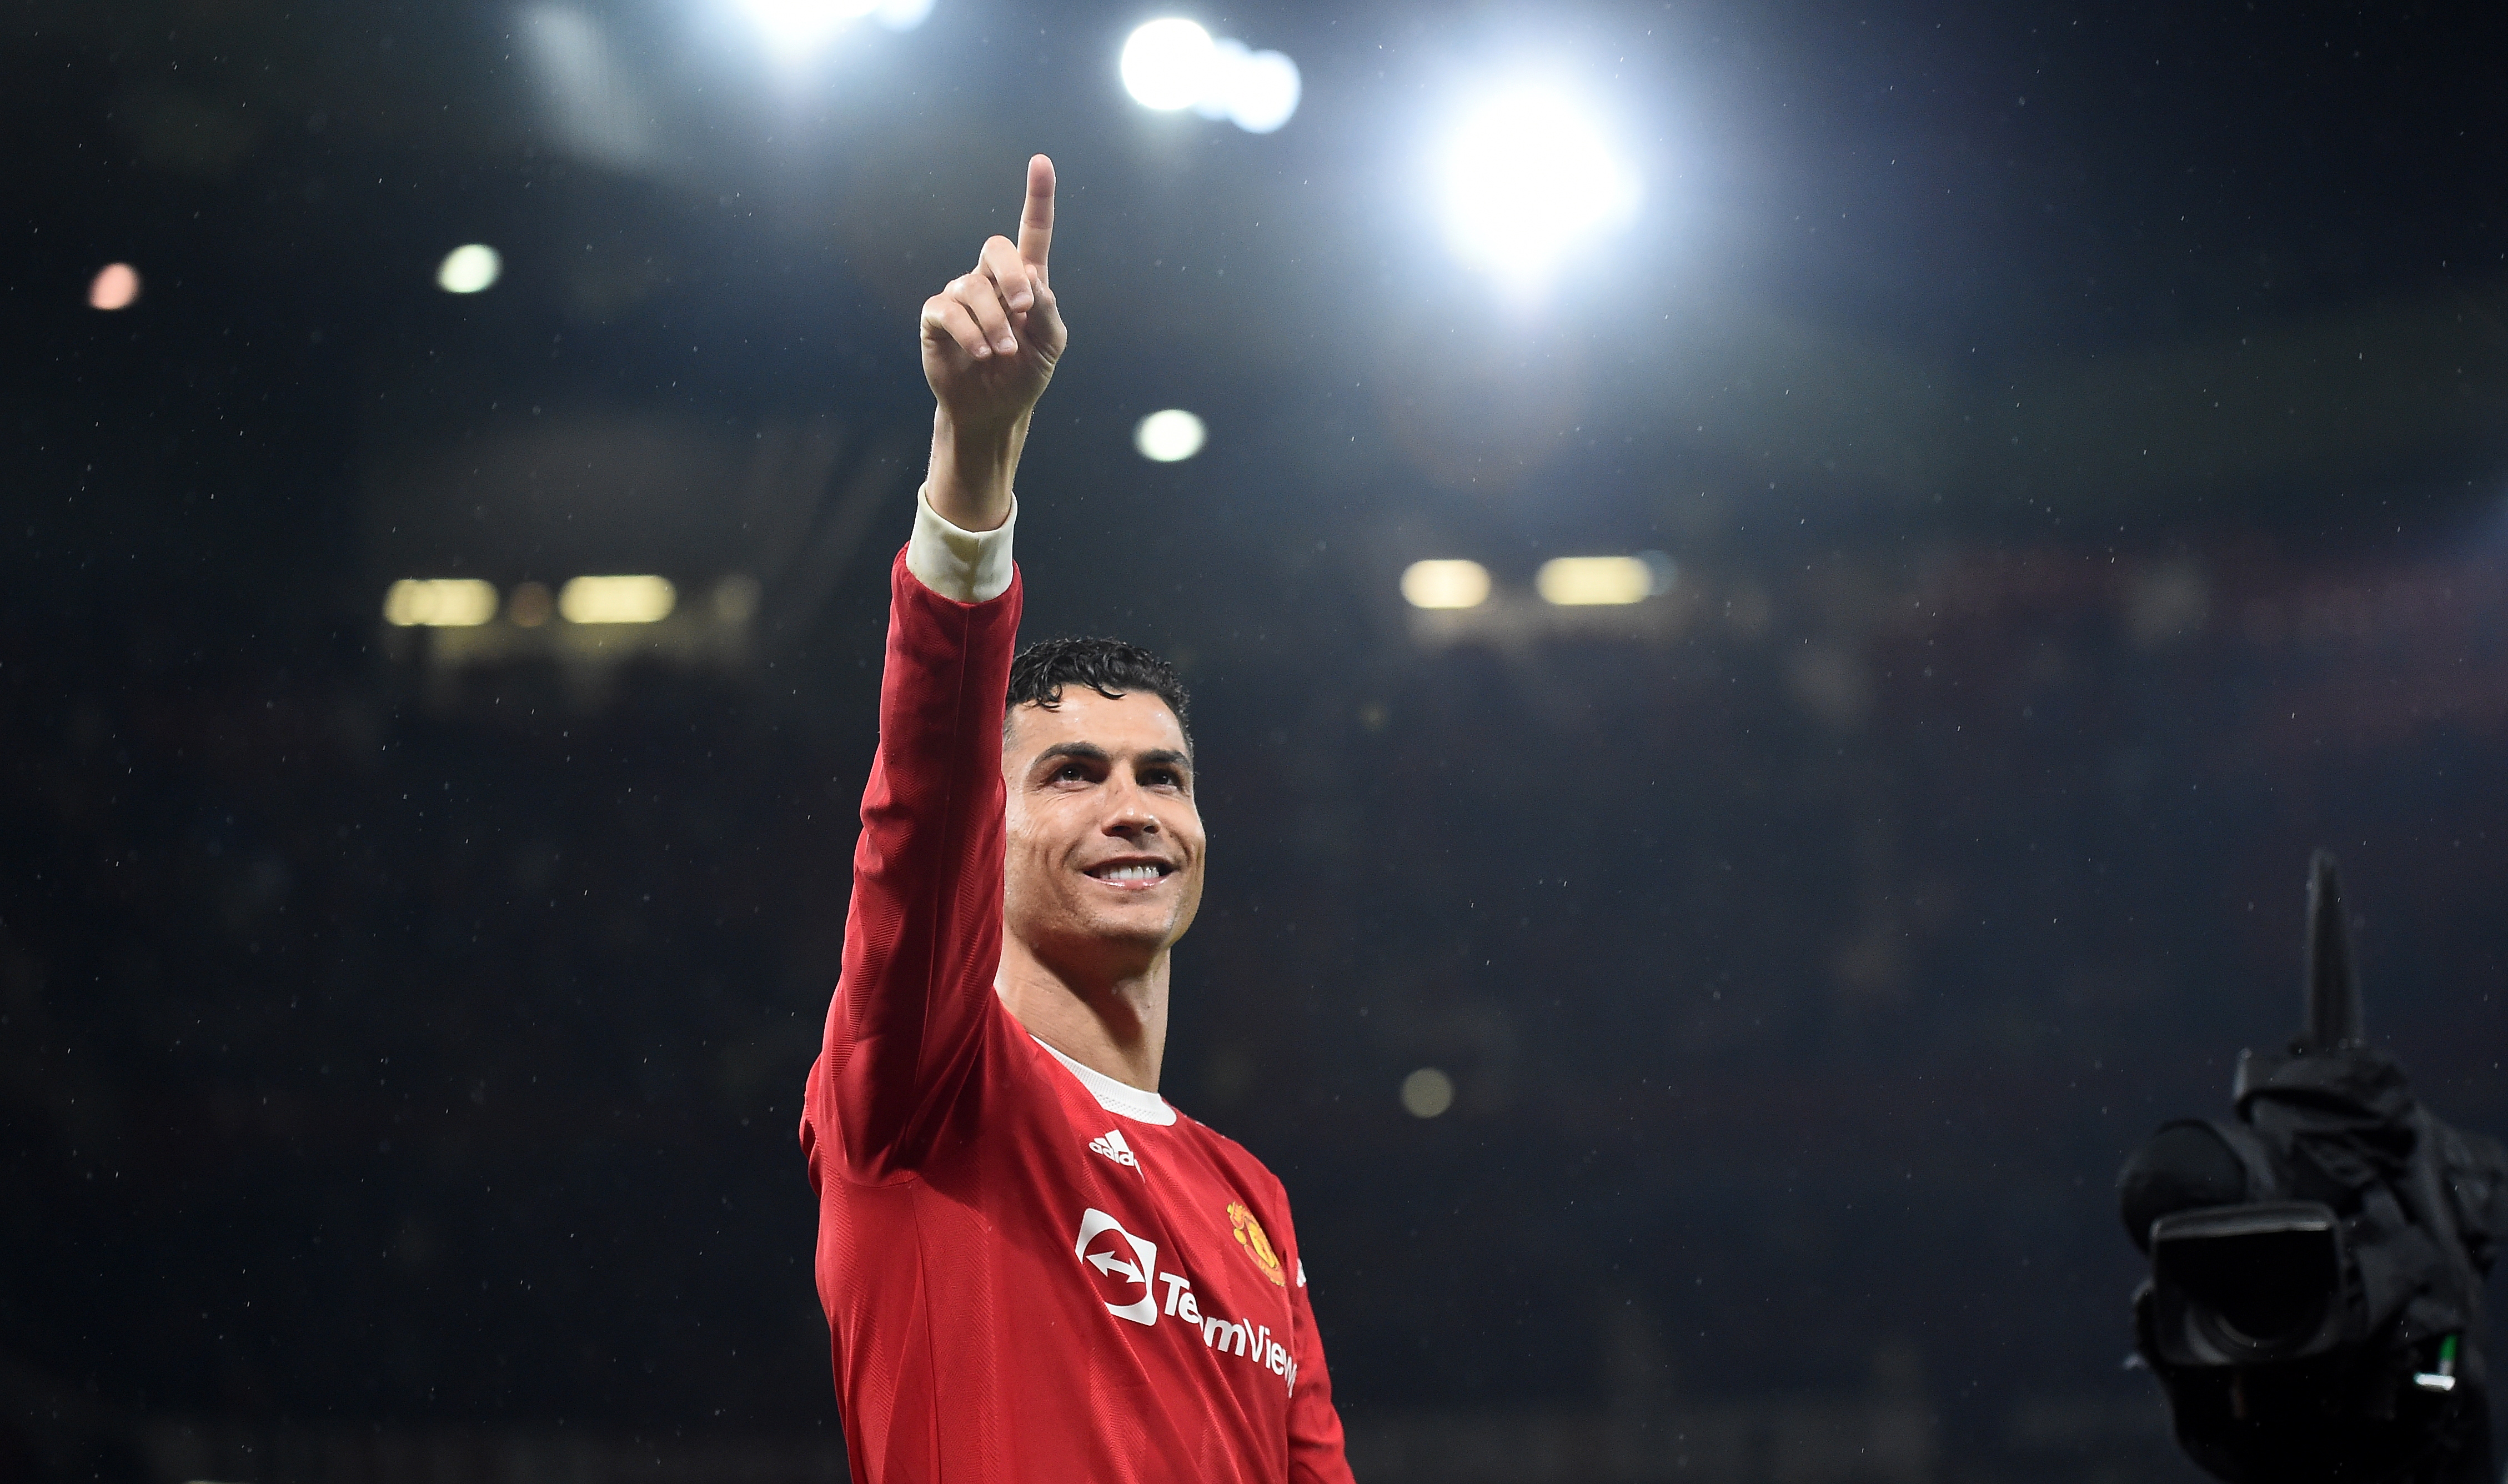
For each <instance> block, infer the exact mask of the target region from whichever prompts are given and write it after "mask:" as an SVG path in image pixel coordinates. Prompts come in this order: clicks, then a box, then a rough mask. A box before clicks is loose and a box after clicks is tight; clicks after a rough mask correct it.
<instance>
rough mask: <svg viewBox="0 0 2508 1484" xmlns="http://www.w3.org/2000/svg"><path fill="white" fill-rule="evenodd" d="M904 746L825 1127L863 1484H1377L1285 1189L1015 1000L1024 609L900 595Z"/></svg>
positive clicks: (850, 947) (888, 717) (813, 1175)
mask: <svg viewBox="0 0 2508 1484" xmlns="http://www.w3.org/2000/svg"><path fill="white" fill-rule="evenodd" d="M890 586H891V601H890V609H889V633H888V653H887V669H886V672H885V673H884V675H883V676H882V678H881V683H880V707H879V737H880V740H879V753H878V757H877V759H876V761H874V762H873V763H872V765H871V774H870V783H869V785H868V787H867V789H866V790H865V791H864V795H863V810H862V819H863V830H862V835H861V838H860V841H859V843H858V844H857V845H856V847H855V851H854V894H853V905H852V909H851V912H850V914H849V915H848V917H847V918H846V922H845V955H844V966H843V969H842V972H841V974H840V976H839V978H838V981H837V984H836V993H835V1000H834V1003H833V1004H832V1005H831V1006H830V1009H829V1012H828V1024H827V1039H826V1042H825V1044H824V1045H823V1047H822V1049H821V1051H820V1054H819V1059H818V1062H817V1064H816V1065H815V1066H813V1067H812V1068H811V1070H810V1081H809V1087H808V1090H807V1093H806V1094H805V1096H804V1099H803V1104H802V1114H801V1148H802V1152H803V1154H804V1155H805V1156H806V1158H807V1159H808V1161H809V1168H810V1181H811V1184H812V1186H813V1188H814V1189H816V1190H817V1192H818V1196H819V1247H818V1280H819V1297H820V1301H821V1303H822V1304H823V1305H824V1306H825V1307H826V1309H827V1313H828V1326H829V1329H830V1333H831V1337H832V1343H833V1349H834V1354H835V1373H836V1391H837V1395H838V1397H839V1399H840V1405H841V1410H842V1420H843V1423H844V1430H845V1447H846V1452H847V1457H848V1458H849V1459H850V1461H851V1463H852V1465H853V1477H854V1479H855V1480H856V1481H857V1484H925V1481H948V1484H1016V1481H1023V1480H1035V1481H1039V1484H1078V1481H1089V1484H1101V1481H1102V1484H1168V1481H1175V1484H1183V1481H1193V1484H1220V1481H1230V1480H1246V1481H1254V1480H1261V1481H1266V1484H1278V1481H1290V1480H1294V1481H1298V1484H1337V1481H1345V1480H1347V1479H1349V1477H1350V1474H1349V1468H1348V1465H1346V1463H1345V1462H1344V1461H1343V1457H1342V1429H1341V1420H1340V1418H1339V1416H1338V1415H1337V1414H1336V1413H1335V1412H1334V1410H1333V1405H1332V1391H1331V1384H1330V1382H1329V1381H1328V1380H1327V1378H1326V1376H1325V1372H1324V1355H1323V1347H1322V1345H1321V1343H1320V1342H1319V1341H1318V1340H1317V1338H1316V1336H1315V1323H1314V1315H1313V1311H1312V1310H1311V1309H1310V1308H1309V1304H1308V1298H1307V1286H1306V1269H1305V1265H1304V1264H1303V1263H1302V1262H1301V1261H1300V1260H1299V1248H1298V1237H1297V1228H1296V1227H1295V1225H1294V1224H1293V1223H1292V1222H1291V1221H1290V1219H1289V1201H1288V1196H1287V1194H1286V1193H1285V1192H1283V1191H1282V1189H1281V1187H1280V1182H1279V1181H1278V1180H1277V1179H1275V1178H1273V1177H1272V1172H1271V1171H1270V1170H1268V1169H1264V1168H1263V1166H1262V1164H1261V1163H1260V1162H1259V1161H1257V1160H1256V1159H1255V1158H1254V1157H1253V1156H1252V1155H1250V1154H1247V1153H1246V1152H1245V1151H1244V1150H1243V1149H1241V1148H1239V1147H1238V1146H1237V1145H1236V1143H1235V1142H1234V1141H1232V1140H1230V1139H1227V1138H1224V1137H1222V1136H1221V1135H1219V1134H1218V1133H1215V1132H1211V1131H1210V1130H1208V1129H1206V1128H1204V1127H1202V1126H1201V1125H1200V1124H1199V1123H1196V1122H1194V1121H1193V1120H1192V1119H1190V1118H1186V1117H1184V1116H1182V1115H1181V1114H1179V1113H1177V1112H1176V1111H1175V1110H1174V1109H1173V1108H1172V1107H1170V1106H1168V1105H1167V1104H1166V1103H1165V1101H1163V1100H1162V1098H1160V1097H1159V1096H1158V1095H1157V1094H1151V1093H1144V1092H1141V1091H1139V1090H1138V1089H1134V1088H1129V1087H1126V1086H1125V1085H1123V1084H1121V1083H1118V1082H1116V1081H1114V1080H1113V1079H1112V1078H1108V1077H1105V1076H1102V1075H1101V1074H1098V1073H1096V1072H1092V1071H1089V1070H1088V1069H1087V1068H1085V1067H1082V1066H1080V1065H1079V1063H1077V1062H1073V1061H1069V1060H1067V1059H1066V1058H1064V1057H1061V1056H1060V1054H1058V1053H1055V1052H1053V1051H1051V1050H1050V1049H1048V1048H1047V1047H1045V1046H1044V1045H1043V1044H1042V1043H1040V1042H1038V1041H1037V1040H1035V1039H1034V1038H1033V1037H1031V1036H1029V1035H1028V1033H1027V1032H1026V1031H1025V1030H1024V1029H1022V1028H1021V1027H1020V1025H1019V1023H1018V1021H1017V1020H1015V1019H1014V1018H1013V1017H1012V1016H1011V1014H1010V1012H1009V1011H1007V1010H1006V1009H1004V1008H1003V1006H1002V1003H1001V1001H1000V999H999V998H998V997H996V996H995V994H994V992H993V976H994V973H995V971H996V969H997V968H998V966H999V964H1000V962H1001V947H1002V872H1003V805H1004V801H1005V795H1004V786H1003V782H1002V773H1001V727H1002V709H1003V704H1004V699H1005V696H1006V694H1007V692H1008V689H1009V684H1010V664H1011V652H1012V645H1013V640H1014V635H1015V634H1016V631H1017V628H1018V617H1019V603H1020V589H1019V585H1018V582H1017V580H1016V578H1015V577H1014V578H1013V580H1012V583H1011V587H1010V590H1009V591H1008V592H1006V593H1004V594H1002V596H1000V597H998V598H995V599H993V600H992V601H990V602H987V603H973V604H969V603H957V602H952V601H951V600H949V599H947V598H944V597H941V596H940V595H938V594H936V593H934V592H932V591H931V590H930V589H928V588H926V587H925V586H924V585H923V584H922V583H921V582H920V581H918V580H917V579H916V578H915V577H914V575H912V574H911V573H910V572H909V571H908V570H907V568H906V565H905V559H904V555H903V554H901V555H900V557H899V558H898V561H897V563H896V566H895V568H894V569H893V571H892V572H891V574H890Z"/></svg>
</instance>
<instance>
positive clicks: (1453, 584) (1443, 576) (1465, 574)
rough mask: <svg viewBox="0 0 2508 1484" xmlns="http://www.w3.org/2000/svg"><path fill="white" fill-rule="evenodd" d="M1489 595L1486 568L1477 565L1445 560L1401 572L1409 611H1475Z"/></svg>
mask: <svg viewBox="0 0 2508 1484" xmlns="http://www.w3.org/2000/svg"><path fill="white" fill-rule="evenodd" d="M1489 595H1490V575H1489V569H1488V568H1486V567H1483V566H1482V565H1481V564H1480V563H1478V562H1466V561H1459V560H1456V559H1453V558H1445V559H1438V560H1431V561H1426V562H1414V563H1412V564H1411V565H1410V566H1408V567H1406V568H1404V569H1403V570H1402V597H1403V600H1404V601H1405V602H1407V603H1409V604H1410V605H1411V606H1412V607H1413V608H1478V607H1480V606H1481V605H1482V604H1484V603H1487V602H1488V601H1489Z"/></svg>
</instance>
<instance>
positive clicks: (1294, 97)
mask: <svg viewBox="0 0 2508 1484" xmlns="http://www.w3.org/2000/svg"><path fill="white" fill-rule="evenodd" d="M1302 88H1303V85H1302V84H1301V83H1300V81H1299V79H1298V64H1297V63H1296V62H1293V61H1291V60H1289V58H1288V57H1287V56H1284V55H1282V54H1280V53H1278V52H1256V53H1254V54H1252V55H1251V56H1243V57H1239V58H1236V59H1235V60H1234V62H1233V64H1232V65H1231V66H1230V67H1229V69H1228V76H1227V79H1226V81H1225V84H1224V92H1225V93H1226V96H1227V100H1228V117H1229V118H1230V119H1231V120H1232V121H1234V122H1235V124H1236V127H1237V128H1239V129H1241V130H1245V131H1246V132H1247V133H1249V134H1268V133H1270V132H1271V131H1272V130H1275V129H1277V128H1279V127H1280V126H1281V125H1283V124H1286V123H1288V122H1289V116H1290V115H1291V114H1293V113H1296V112H1297V111H1298V97H1299V94H1300V93H1301V91H1302Z"/></svg>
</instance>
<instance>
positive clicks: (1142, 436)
mask: <svg viewBox="0 0 2508 1484" xmlns="http://www.w3.org/2000/svg"><path fill="white" fill-rule="evenodd" d="M1208 441H1210V432H1209V430H1208V429H1207V428H1205V427H1202V426H1201V419H1199V418H1197V417H1195V416H1194V415H1193V414H1192V413H1189V412H1187V411H1185V410H1184V409H1183V408H1181V407H1170V408H1168V409H1167V410H1166V411H1164V412H1154V413H1151V414H1150V415H1149V416H1148V417H1146V418H1143V419H1141V426H1140V427H1135V428H1133V429H1132V446H1133V447H1134V448H1137V449H1139V450H1140V451H1141V457H1142V458H1144V459H1147V460H1149V461H1150V462H1151V463H1153V464H1174V463H1177V462H1178V461H1180V460H1185V459H1190V458H1192V457H1193V456H1194V455H1196V454H1198V453H1200V452H1201V446H1202V444H1204V443H1206V442H1208Z"/></svg>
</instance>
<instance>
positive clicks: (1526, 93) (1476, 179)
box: [1436, 84, 1641, 291]
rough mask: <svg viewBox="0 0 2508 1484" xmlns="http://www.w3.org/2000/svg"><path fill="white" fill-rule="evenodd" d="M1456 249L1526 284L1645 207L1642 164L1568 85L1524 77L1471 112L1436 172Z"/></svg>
mask: <svg viewBox="0 0 2508 1484" xmlns="http://www.w3.org/2000/svg"><path fill="white" fill-rule="evenodd" d="M1436 176H1437V181H1438V185H1439V187H1440V188H1441V194H1442V196H1443V202H1442V205H1443V209H1444V213H1445V218H1446V238H1447V241H1448V244H1449V245H1450V246H1451V247H1452V248H1453V250H1454V252H1455V254H1456V255H1457V257H1459V258H1461V259H1462V260H1463V261H1464V262H1465V263H1468V264H1470V265H1471V266H1473V267H1475V268H1479V269H1482V270H1485V271H1487V272H1489V273H1491V274H1494V276H1496V277H1497V278H1500V279H1501V280H1504V281H1505V282H1507V283H1508V284H1510V285H1511V286H1512V287H1514V288H1516V289H1518V290H1519V291H1531V290H1536V289H1538V288H1539V287H1540V286H1541V285H1542V284H1543V283H1544V282H1545V281H1547V280H1548V278H1550V276H1551V274H1552V273H1553V271H1554V270H1555V269H1556V268H1557V267H1558V265H1559V263H1560V261H1561V260H1562V259H1564V258H1565V257H1566V256H1567V255H1568V252H1569V251H1570V250H1571V249H1573V248H1574V247H1575V246H1576V245H1577V244H1578V243H1579V242H1581V241H1585V240H1587V239H1590V238H1593V237H1596V236H1599V235H1600V234H1602V233H1603V232H1604V231H1606V230H1608V229H1610V228H1612V227H1616V226H1620V225H1622V224H1624V223H1626V222H1627V221H1628V220H1629V219H1630V218H1632V217H1633V216H1635V215H1636V214H1637V207H1638V202H1639V198H1640V194H1641V193H1640V188H1639V183H1638V178H1637V175H1636V172H1635V171H1633V170H1632V169H1630V167H1628V166H1627V165H1626V164H1624V163H1623V162H1622V161H1621V160H1620V159H1619V158H1618V156H1617V154H1616V153H1615V152H1614V151H1613V150H1612V148H1611V145H1610V141H1609V138H1608V137H1607V135H1606V134H1605V132H1604V129H1603V126H1602V124H1601V123H1600V122H1599V121H1598V120H1597V119H1596V118H1595V117H1594V116H1593V114H1592V113H1591V112H1590V111H1588V110H1587V109H1585V108H1584V107H1582V106H1580V105H1579V104H1578V103H1577V101H1576V99H1575V98H1574V96H1573V95H1572V94H1570V93H1568V92H1567V91H1566V90H1565V89H1561V88H1556V87H1548V86H1539V85H1530V84H1528V85H1524V86H1519V87H1514V88H1509V89H1506V90H1504V91H1501V92H1498V93H1494V94H1493V95H1491V96H1490V97H1488V98H1487V99H1486V100H1485V101H1483V102H1482V103H1481V104H1480V105H1479V106H1478V107H1476V108H1474V109H1473V110H1472V111H1471V112H1470V113H1468V114H1467V115H1466V116H1465V118H1464V120H1463V122H1462V124H1461V126H1460V127H1459V128H1458V129H1457V130H1456V131H1455V133H1454V135H1453V136H1452V138H1451V139H1450V140H1449V142H1448V145H1447V148H1446V152H1445V155H1444V157H1443V159H1441V160H1440V161H1439V162H1438V167H1437V171H1436Z"/></svg>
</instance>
